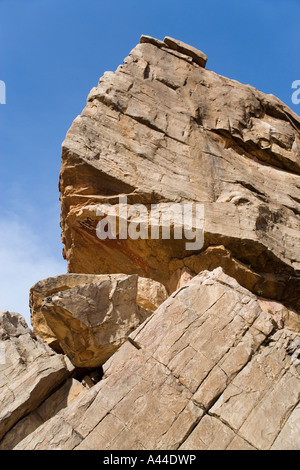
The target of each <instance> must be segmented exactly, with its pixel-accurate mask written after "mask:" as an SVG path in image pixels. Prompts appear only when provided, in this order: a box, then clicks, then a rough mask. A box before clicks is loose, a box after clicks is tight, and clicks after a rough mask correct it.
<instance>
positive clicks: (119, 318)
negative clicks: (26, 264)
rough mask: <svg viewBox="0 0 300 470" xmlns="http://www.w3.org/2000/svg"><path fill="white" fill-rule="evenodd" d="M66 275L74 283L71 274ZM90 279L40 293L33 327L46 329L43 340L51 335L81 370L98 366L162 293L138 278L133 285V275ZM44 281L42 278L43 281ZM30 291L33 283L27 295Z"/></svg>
mask: <svg viewBox="0 0 300 470" xmlns="http://www.w3.org/2000/svg"><path fill="white" fill-rule="evenodd" d="M84 277H87V276H83V279H84ZM72 278H73V280H74V282H75V281H76V276H72ZM72 278H71V279H72ZM74 278H75V279H74ZM91 278H92V276H91V277H90V279H89V281H90V282H88V283H85V284H80V283H78V285H77V286H76V287H70V288H66V289H64V290H63V289H62V290H59V291H57V292H55V293H54V294H52V295H50V296H48V297H44V298H43V300H42V301H41V305H40V310H37V313H38V319H39V323H38V324H36V327H35V331H36V332H37V333H38V332H39V331H41V333H43V332H44V331H46V328H45V326H46V327H47V328H49V330H48V332H47V333H48V335H47V339H48V340H49V339H52V338H54V339H55V340H56V341H57V342H58V344H59V347H60V348H61V349H62V350H63V352H64V353H65V354H67V356H68V357H69V358H70V359H71V361H72V363H73V364H74V365H75V366H77V367H81V368H84V367H86V368H94V367H99V366H101V365H102V364H103V363H104V362H105V361H106V360H107V359H108V358H109V357H110V356H111V355H112V354H113V353H114V352H115V351H116V350H117V349H118V348H119V347H120V346H121V345H122V344H123V343H124V341H125V340H126V338H127V337H128V336H129V335H130V333H132V331H133V330H135V329H136V328H137V327H138V326H139V325H140V324H141V323H142V322H143V321H144V320H145V319H146V318H147V317H148V316H149V315H151V314H152V310H150V309H149V308H147V307H152V309H153V308H155V304H156V302H162V301H163V300H164V299H165V298H166V297H167V294H166V291H165V289H164V288H163V286H160V285H159V284H158V283H157V282H154V283H153V282H151V280H149V281H148V280H147V281H146V280H144V281H142V282H141V283H140V288H138V285H139V282H138V276H137V275H129V276H128V275H118V276H93V279H91ZM69 280H70V279H69V276H68V275H66V276H65V277H64V278H62V277H60V279H59V280H58V279H56V284H57V286H58V285H59V284H61V282H63V281H64V282H65V284H66V282H69ZM77 280H78V279H77ZM79 281H80V279H79ZM49 282H50V281H49V280H48V283H47V282H46V281H44V285H48V284H49ZM52 283H53V284H54V280H52ZM69 285H71V283H70V284H69ZM151 287H152V290H151ZM36 292H37V287H33V288H32V290H31V293H32V295H34V294H36ZM138 292H139V295H138ZM148 292H149V295H148V297H147V293H148ZM157 293H160V294H161V297H160V298H157ZM138 303H140V304H144V305H145V307H146V308H144V307H142V306H141V305H138ZM34 315H35V314H34V313H33V315H32V316H33V318H34ZM40 325H41V326H42V327H43V329H42V328H40Z"/></svg>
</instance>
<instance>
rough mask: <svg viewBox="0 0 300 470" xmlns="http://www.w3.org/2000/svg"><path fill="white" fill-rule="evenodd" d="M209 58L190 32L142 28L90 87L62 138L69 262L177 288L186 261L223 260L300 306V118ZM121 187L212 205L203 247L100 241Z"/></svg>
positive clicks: (134, 196) (248, 280)
mask: <svg viewBox="0 0 300 470" xmlns="http://www.w3.org/2000/svg"><path fill="white" fill-rule="evenodd" d="M197 57H198V59H199V60H198V59H197ZM197 60H198V63H197ZM201 60H202V62H201ZM199 61H200V62H199ZM205 62H206V56H205V55H204V54H203V53H201V52H200V51H197V50H194V49H193V48H192V47H190V46H187V45H184V44H183V43H181V42H180V41H177V40H173V39H172V38H165V41H159V40H156V39H154V38H149V37H147V36H143V37H142V38H141V43H140V44H139V45H137V46H136V47H135V48H134V49H133V50H132V51H131V53H130V54H129V56H128V57H127V58H126V59H125V61H124V64H123V65H120V67H119V68H118V69H117V71H116V72H115V73H112V72H106V73H105V74H104V76H103V77H102V78H101V79H100V81H99V84H98V86H97V87H95V88H93V89H92V91H91V92H90V94H89V96H88V100H87V105H86V107H85V109H84V110H83V112H82V114H81V115H80V116H78V117H77V118H76V119H75V121H74V123H73V125H72V127H71V128H70V130H69V132H68V134H67V136H66V139H65V141H64V143H63V146H62V169H61V175H60V191H61V207H62V211H61V226H62V230H63V242H64V245H65V247H64V255H65V257H66V258H67V260H68V270H69V271H70V272H78V273H90V274H93V273H94V274H99V273H118V272H122V273H126V274H134V273H137V274H139V275H140V276H142V277H148V278H152V279H154V280H157V281H159V282H161V283H163V284H164V285H165V286H166V287H167V288H168V289H169V292H171V291H172V288H171V287H170V286H171V285H173V286H174V282H173V281H172V282H171V278H172V276H173V275H174V273H175V272H176V271H177V270H178V269H180V270H184V269H185V268H186V269H188V270H189V271H190V272H191V273H192V275H195V274H197V273H199V272H201V271H202V270H203V269H209V270H212V269H214V268H216V267H217V266H219V265H221V266H222V267H223V269H224V271H225V272H226V273H227V274H228V275H230V276H233V277H234V278H236V279H237V280H238V282H239V283H241V285H243V286H244V287H246V288H248V289H249V290H251V291H252V292H253V293H256V294H258V295H264V296H265V297H269V298H271V299H275V300H278V301H280V302H283V303H285V304H286V305H287V306H288V307H291V306H292V307H294V308H296V309H298V310H299V308H300V303H299V298H300V297H299V295H300V294H299V292H300V277H299V272H300V240H299V238H300V230H299V226H300V218H299V217H300V215H299V214H300V202H299V201H300V134H299V132H300V120H299V117H298V116H297V115H296V114H295V113H293V112H292V111H291V110H290V109H289V108H288V107H287V106H286V105H285V104H283V103H282V102H281V101H280V100H279V99H277V98H276V97H274V96H273V95H266V94H264V93H261V92H260V91H258V90H256V89H255V88H253V87H251V86H249V85H243V84H240V83H238V82H236V81H234V80H230V79H228V78H225V77H222V76H220V75H217V74H216V73H214V72H212V71H210V70H207V69H205V68H204V65H205ZM199 63H200V65H199ZM120 195H122V196H126V197H127V200H128V204H129V205H130V206H132V205H133V204H136V203H140V204H145V205H147V207H150V205H151V204H158V205H159V204H166V203H168V204H171V203H187V202H190V203H191V202H193V203H200V204H203V205H204V216H205V224H204V246H203V248H202V249H199V250H196V251H190V250H187V249H186V246H185V243H184V240H172V241H171V243H170V241H169V240H155V239H150V237H149V238H148V239H139V240H131V239H121V238H120V237H119V238H118V237H117V238H116V239H106V240H100V239H99V238H98V237H97V235H96V227H97V224H98V222H99V220H100V219H101V217H100V216H99V215H97V207H98V205H99V204H101V205H102V206H101V207H102V208H103V207H104V206H105V205H107V204H111V205H117V204H118V203H119V196H120ZM173 279H174V277H173ZM173 288H174V287H173Z"/></svg>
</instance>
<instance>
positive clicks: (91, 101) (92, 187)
mask: <svg viewBox="0 0 300 470" xmlns="http://www.w3.org/2000/svg"><path fill="white" fill-rule="evenodd" d="M206 63H207V57H206V55H205V54H204V53H203V52H201V51H199V50H198V49H195V48H194V47H192V46H189V45H187V44H185V43H183V42H181V41H178V40H176V39H173V38H170V37H166V38H165V39H164V41H160V40H158V39H155V38H151V37H149V36H142V37H141V39H140V44H139V45H138V46H136V47H135V48H134V49H133V50H132V51H131V53H130V54H129V56H128V57H127V58H126V59H125V61H124V64H123V65H120V66H119V67H118V69H117V70H116V72H114V73H112V72H106V73H105V74H104V76H103V77H102V78H101V79H100V81H99V84H98V86H97V87H95V88H93V89H92V91H91V92H90V94H89V96H88V99H87V105H86V107H85V109H84V110H83V112H82V114H81V115H80V116H78V117H77V118H76V119H75V120H74V122H73V124H72V126H71V128H70V130H69V131H68V133H67V136H66V139H65V141H64V143H63V145H62V168H61V173H60V192H61V227H62V241H63V243H64V256H65V258H66V259H67V260H68V271H69V273H68V274H64V275H60V276H56V277H52V278H47V279H44V280H42V281H39V282H38V283H36V284H35V285H34V286H33V287H32V288H31V290H30V308H31V322H32V325H33V332H31V331H30V330H29V328H28V327H27V325H26V323H25V322H24V320H23V319H22V317H20V316H19V315H18V314H14V313H9V312H1V313H0V400H1V411H0V449H1V450H2V449H12V448H14V449H17V450H46V449H47V450H54V449H55V450H58V449H62V450H71V449H81V450H102V449H103V450H104V449H105V450H115V449H118V450H135V449H141V450H143V449H147V450H187V451H190V450H209V449H213V450H217V449H220V450H225V449H229V450H250V449H259V450H267V449H275V450H278V449H279V450H288V449H291V450H296V449H297V450H299V449H300V433H299V418H300V119H299V117H298V116H297V115H296V114H295V113H293V112H292V111H291V110H290V109H289V108H288V107H287V106H286V105H285V104H283V103H282V102H281V101H280V100H279V99H277V98H276V97H274V96H273V95H266V94H264V93H261V92H260V91H258V90H256V89H254V88H253V87H251V86H249V85H242V84H240V83H238V82H236V81H234V80H230V79H228V78H225V77H222V76H220V75H217V74H216V73H214V72H212V71H210V70H208V69H206V68H205V67H206Z"/></svg>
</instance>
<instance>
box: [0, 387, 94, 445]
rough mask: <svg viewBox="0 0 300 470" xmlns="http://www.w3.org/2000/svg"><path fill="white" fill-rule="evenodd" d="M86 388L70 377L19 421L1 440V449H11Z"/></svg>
mask: <svg viewBox="0 0 300 470" xmlns="http://www.w3.org/2000/svg"><path fill="white" fill-rule="evenodd" d="M84 390H85V387H84V386H83V385H82V384H81V383H80V382H78V381H77V380H75V379H68V380H67V381H66V382H65V383H64V385H63V386H62V387H60V388H59V389H58V390H57V391H56V392H54V393H53V394H52V395H50V397H49V398H47V400H45V401H44V402H43V403H42V404H41V405H40V406H39V407H38V408H37V409H36V410H35V411H32V412H31V413H30V414H29V415H27V416H25V418H23V419H21V421H18V423H17V424H16V425H15V426H13V428H12V429H10V431H8V433H7V434H5V436H4V438H3V439H2V441H1V442H0V450H11V449H13V448H14V447H15V446H16V445H17V444H18V443H19V442H20V441H22V440H23V439H25V437H27V436H28V435H29V434H31V433H32V432H33V431H35V430H36V429H37V428H38V427H39V426H41V424H43V423H45V422H46V421H47V420H48V419H50V418H52V417H53V416H55V415H56V414H57V413H58V412H59V411H60V410H62V409H63V408H66V407H67V406H69V405H70V404H71V403H73V401H75V399H76V398H77V397H78V396H79V395H80V394H81V393H82V392H83V391H84Z"/></svg>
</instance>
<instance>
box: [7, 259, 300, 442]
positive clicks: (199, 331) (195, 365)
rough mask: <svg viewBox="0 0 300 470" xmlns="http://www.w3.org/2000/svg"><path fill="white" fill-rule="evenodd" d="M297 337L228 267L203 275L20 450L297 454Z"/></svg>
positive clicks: (139, 330) (169, 302) (181, 291)
mask: <svg viewBox="0 0 300 470" xmlns="http://www.w3.org/2000/svg"><path fill="white" fill-rule="evenodd" d="M299 339H300V337H299V334H297V333H295V332H292V331H291V330H288V329H286V328H285V325H284V324H283V325H280V326H279V325H278V324H277V323H276V318H275V317H274V315H273V314H271V313H268V312H265V311H263V310H262V309H261V307H260V303H259V301H258V299H257V297H256V296H254V295H253V294H252V293H251V292H250V291H247V290H246V289H244V288H243V287H241V286H240V285H239V284H238V283H237V281H236V280H235V279H233V278H230V277H229V276H227V275H225V274H224V273H223V271H222V269H221V268H218V269H215V270H214V271H212V272H208V271H204V272H203V273H202V274H199V275H198V276H196V277H194V278H193V279H192V280H190V281H189V283H188V284H186V285H185V286H183V287H181V288H180V289H178V290H177V291H176V292H175V293H173V294H172V295H171V296H170V297H169V299H168V300H167V301H165V302H164V303H163V304H162V305H161V306H160V307H159V308H158V310H157V311H156V313H155V315H152V316H151V317H149V318H148V319H147V320H146V321H145V322H144V323H143V324H142V325H141V326H139V327H138V328H137V330H135V332H134V333H132V334H131V335H130V341H126V342H125V343H124V344H123V345H122V346H121V348H120V349H119V350H118V351H117V352H116V353H115V354H114V355H113V356H112V357H111V358H110V359H109V360H108V361H107V362H106V363H105V364H104V366H103V369H104V377H103V379H102V380H101V381H100V382H99V383H98V384H97V385H95V386H94V387H93V388H91V389H90V390H87V391H86V392H85V393H83V394H82V395H81V396H80V397H79V398H78V399H77V400H76V401H75V402H74V403H73V404H71V405H70V406H69V407H68V408H66V409H64V410H62V411H61V412H60V413H59V414H58V415H56V416H55V417H54V418H52V419H50V420H49V421H47V423H45V424H43V425H42V426H40V427H39V429H38V430H37V431H35V432H33V433H32V434H31V435H30V436H28V437H27V438H26V439H24V440H23V441H22V442H20V443H19V444H18V445H17V446H16V449H28V450H29V449H33V450H38V449H56V448H63V449H86V450H88V449H91V450H93V449H106V450H113V449H130V450H132V449H150V450H152V449H159V450H160V449H164V450H168V449H170V450H175V449H180V450H183V449H192V450H196V449H222V450H223V449H245V450H246V449H247V450H248V449H270V448H272V447H273V448H278V447H280V448H281V449H285V448H293V449H296V448H298V449H299V448H300V442H299V433H298V432H297V429H298V428H297V416H298V415H297V413H298V407H299V405H298V404H299V399H300V376H299V366H298V365H297V364H296V363H295V362H294V361H293V360H292V358H291V355H290V353H289V351H290V349H289V345H290V344H291V343H295V341H298V340H299ZM145 423H146V424H145ZM149 430H151V431H149Z"/></svg>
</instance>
